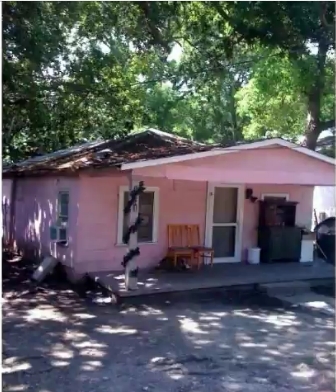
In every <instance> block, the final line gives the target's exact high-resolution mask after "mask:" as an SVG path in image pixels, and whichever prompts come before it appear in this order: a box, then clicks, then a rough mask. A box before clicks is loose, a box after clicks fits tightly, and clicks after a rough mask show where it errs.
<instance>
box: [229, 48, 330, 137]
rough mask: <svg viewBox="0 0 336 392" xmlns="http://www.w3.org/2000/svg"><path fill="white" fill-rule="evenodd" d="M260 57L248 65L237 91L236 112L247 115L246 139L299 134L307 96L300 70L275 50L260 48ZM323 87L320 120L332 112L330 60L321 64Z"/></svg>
mask: <svg viewBox="0 0 336 392" xmlns="http://www.w3.org/2000/svg"><path fill="white" fill-rule="evenodd" d="M262 53H263V55H262V56H263V58H262V59H261V60H259V61H258V62H256V63H255V64H254V65H253V66H252V68H251V74H250V78H249V81H248V83H247V84H246V85H245V86H244V87H243V88H241V89H240V90H239V92H238V93H237V96H236V98H237V100H238V112H239V114H240V115H244V116H246V117H248V118H249V121H248V122H247V124H246V127H245V128H244V134H245V136H246V137H248V138H255V137H262V136H265V135H266V134H267V135H278V136H279V135H281V136H283V137H288V138H294V139H295V138H297V137H298V136H302V135H303V130H304V129H305V125H306V117H307V99H306V96H305V94H304V92H303V89H302V80H301V75H300V72H301V71H300V70H299V69H298V68H297V67H294V66H293V64H292V62H291V60H290V58H289V57H288V56H285V55H283V54H282V53H281V52H280V53H279V52H278V51H275V50H273V51H271V50H266V51H265V50H263V51H262ZM325 68H326V70H325V72H326V75H325V80H326V83H325V87H324V89H323V96H322V97H323V99H322V102H321V119H322V121H325V120H327V119H328V118H332V116H333V113H334V107H333V106H334V105H333V104H334V86H335V83H334V69H333V64H332V61H331V59H329V60H327V62H326V65H325Z"/></svg>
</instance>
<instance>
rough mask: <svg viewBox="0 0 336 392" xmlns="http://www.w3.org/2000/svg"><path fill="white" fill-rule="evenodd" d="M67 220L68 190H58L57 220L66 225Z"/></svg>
mask: <svg viewBox="0 0 336 392" xmlns="http://www.w3.org/2000/svg"><path fill="white" fill-rule="evenodd" d="M68 221H69V192H67V191H60V192H59V193H58V203H57V222H58V223H59V224H63V225H66V224H67V223H68Z"/></svg>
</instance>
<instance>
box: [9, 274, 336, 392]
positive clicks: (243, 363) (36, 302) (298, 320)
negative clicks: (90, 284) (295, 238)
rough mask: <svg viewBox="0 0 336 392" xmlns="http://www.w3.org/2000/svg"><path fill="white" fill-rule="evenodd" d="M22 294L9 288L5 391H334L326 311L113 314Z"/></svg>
mask: <svg viewBox="0 0 336 392" xmlns="http://www.w3.org/2000/svg"><path fill="white" fill-rule="evenodd" d="M9 280H10V279H9ZM25 290H26V287H25V283H24V279H23V281H20V279H17V281H16V283H15V284H11V285H10V284H8V282H7V283H6V284H5V285H4V293H3V304H2V311H3V390H4V391H7V392H9V391H11V392H14V391H31V392H64V391H78V392H124V391H125V392H126V391H132V392H140V391H160V392H165V391H167V392H170V391H176V392H189V391H190V392H205V391H206V392H210V391H211V392H219V391H221V392H224V391H225V392H239V391H244V392H249V391H253V392H272V391H274V392H295V391H305V392H313V391H314V392H327V391H328V392H329V391H330V392H332V391H334V363H335V362H334V349H335V344H334V338H335V334H334V320H333V317H328V315H325V314H322V313H320V312H314V311H304V310H302V309H296V308H289V307H284V306H282V305H281V303H279V302H278V301H276V300H272V299H270V298H268V297H265V296H261V295H251V293H245V294H239V295H237V294H233V293H232V295H231V294H229V293H223V292H217V293H212V294H202V295H201V294H199V295H196V294H193V295H187V294H186V295H184V296H183V297H182V296H180V297H169V298H165V299H164V298H160V299H147V300H146V301H145V302H141V300H138V301H137V302H134V303H133V304H131V303H129V304H125V305H124V306H122V307H121V308H119V309H117V308H115V307H113V306H112V305H105V306H98V305H94V304H91V303H90V302H89V301H85V300H82V299H80V298H79V297H78V296H77V295H76V294H74V293H73V292H72V291H71V290H69V289H66V288H64V287H63V288H60V287H56V286H55V287H53V286H52V285H51V286H49V287H48V288H47V289H45V290H44V291H39V292H37V293H36V294H29V293H27V292H26V291H25ZM143 301H144V300H143Z"/></svg>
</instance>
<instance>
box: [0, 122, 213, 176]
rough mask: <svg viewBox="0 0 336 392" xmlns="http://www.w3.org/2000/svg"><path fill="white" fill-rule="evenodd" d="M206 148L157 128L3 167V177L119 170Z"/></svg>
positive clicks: (210, 147) (208, 146)
mask: <svg viewBox="0 0 336 392" xmlns="http://www.w3.org/2000/svg"><path fill="white" fill-rule="evenodd" d="M215 147H216V146H215V145H206V144H202V143H198V142H196V141H192V140H189V139H186V138H182V137H179V136H176V135H171V134H169V133H166V132H162V131H159V130H156V129H147V130H146V131H143V132H139V133H134V134H131V135H129V136H127V137H125V138H122V139H119V140H107V141H96V142H90V143H85V144H82V145H79V146H74V147H71V148H67V149H64V150H59V151H56V152H52V153H50V154H46V155H42V156H38V157H34V158H30V159H27V160H24V161H22V162H19V163H16V164H13V165H10V166H6V167H5V168H3V174H4V175H12V174H13V175H14V174H29V173H31V174H33V173H34V174H35V173H46V172H55V171H57V172H59V171H69V170H79V169H85V168H91V167H92V168H94V167H118V166H120V165H121V164H123V163H130V162H136V161H141V160H146V159H156V158H163V157H171V156H176V155H184V154H192V153H194V152H201V151H209V150H211V149H213V148H215Z"/></svg>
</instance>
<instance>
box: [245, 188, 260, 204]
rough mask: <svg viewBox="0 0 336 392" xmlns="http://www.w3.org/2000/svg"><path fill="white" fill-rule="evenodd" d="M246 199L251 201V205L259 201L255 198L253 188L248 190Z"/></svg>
mask: <svg viewBox="0 0 336 392" xmlns="http://www.w3.org/2000/svg"><path fill="white" fill-rule="evenodd" d="M245 199H246V200H250V202H251V203H255V202H256V201H257V200H258V198H257V197H255V196H253V189H252V188H246V190H245Z"/></svg>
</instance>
